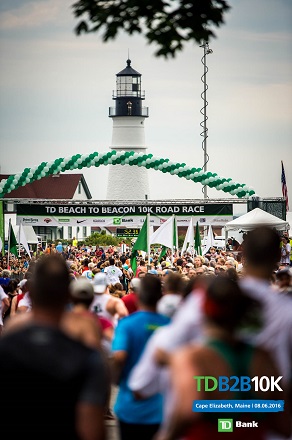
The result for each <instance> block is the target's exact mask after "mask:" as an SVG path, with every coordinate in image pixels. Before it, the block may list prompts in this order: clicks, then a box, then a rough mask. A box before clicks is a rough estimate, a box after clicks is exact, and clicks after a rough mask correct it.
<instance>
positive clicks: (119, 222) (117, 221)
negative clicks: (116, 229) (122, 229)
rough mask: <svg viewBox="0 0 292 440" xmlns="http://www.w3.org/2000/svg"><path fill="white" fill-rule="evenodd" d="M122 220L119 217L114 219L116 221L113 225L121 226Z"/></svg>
mask: <svg viewBox="0 0 292 440" xmlns="http://www.w3.org/2000/svg"><path fill="white" fill-rule="evenodd" d="M121 222H122V221H121V219H120V218H119V217H114V221H113V224H114V225H120V224H121Z"/></svg>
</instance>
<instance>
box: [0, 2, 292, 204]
mask: <svg viewBox="0 0 292 440" xmlns="http://www.w3.org/2000/svg"><path fill="white" fill-rule="evenodd" d="M72 3H73V0H71V1H69V0H62V1H59V0H1V3H0V63H1V64H0V153H1V154H0V167H1V168H0V171H1V173H7V174H11V173H17V172H21V171H22V170H23V169H24V168H25V167H30V166H34V165H38V164H40V163H41V162H43V161H51V160H54V159H56V158H59V157H68V156H71V155H73V154H77V153H80V154H87V153H91V152H94V151H99V152H105V151H108V150H109V147H110V144H111V135H112V120H111V119H110V118H109V117H108V107H110V106H112V105H113V101H112V91H113V90H114V89H115V81H116V77H115V75H116V73H118V72H119V71H120V70H122V69H123V68H124V67H125V66H126V59H127V57H128V50H129V52H130V58H131V60H132V67H133V68H134V69H136V70H138V71H139V72H140V73H141V74H142V89H143V90H145V91H146V100H145V105H147V106H148V107H149V112H150V117H149V118H148V119H147V120H146V122H145V135H146V143H147V146H148V152H149V153H152V154H153V155H154V156H157V157H163V158H169V159H170V160H172V161H175V162H184V163H186V164H187V165H190V166H194V167H202V166H203V151H202V145H201V144H202V137H201V136H200V133H201V131H202V130H201V127H200V122H201V121H202V115H201V113H200V109H201V108H202V106H203V101H202V99H201V96H200V95H201V92H202V91H203V84H202V82H201V75H202V74H203V65H202V63H201V58H202V56H203V49H202V48H200V47H199V46H198V45H195V44H192V43H189V44H187V45H186V47H185V49H184V50H183V51H182V52H181V53H179V54H178V55H177V56H176V57H175V58H174V59H168V60H165V59H163V58H157V57H155V56H154V51H155V49H156V47H155V46H154V45H147V43H146V40H145V39H144V38H143V37H142V36H139V35H134V36H128V35H126V34H123V33H120V34H119V35H118V38H117V39H116V40H114V41H112V42H109V43H103V42H102V39H101V36H100V34H88V35H86V34H83V35H82V36H76V34H75V33H74V27H75V26H76V24H77V20H76V19H75V18H74V16H73V12H72V8H71V5H72ZM229 4H230V6H231V10H230V11H229V12H228V13H227V14H226V15H225V24H224V25H222V26H221V27H220V28H219V29H218V28H216V29H214V31H215V33H216V36H217V38H216V39H212V40H211V41H210V43H209V47H210V48H211V49H212V51H213V53H212V54H210V55H208V56H207V65H208V68H209V72H208V75H207V83H208V86H209V89H208V92H207V100H208V103H209V104H208V107H207V115H208V130H209V131H208V136H209V137H208V141H207V152H208V154H209V156H210V160H209V163H208V170H209V171H211V172H216V173H217V174H218V175H219V176H221V177H226V178H228V177H231V178H232V179H233V180H235V181H237V182H239V183H245V184H247V185H248V186H250V187H252V188H253V189H254V190H255V192H256V194H257V195H259V196H260V197H281V196H282V192H281V160H283V162H284V166H285V171H286V179H287V185H288V193H289V194H290V200H291V201H290V206H291V208H290V210H292V145H291V139H292V3H291V1H290V0H257V1H256V2H255V1H254V0H229ZM78 172H80V171H78ZM82 172H83V173H84V176H85V179H86V181H87V183H88V186H89V189H90V191H91V194H92V197H93V199H97V200H102V199H105V198H106V187H107V179H108V167H100V168H97V169H96V168H90V169H87V168H86V169H84V170H83V171H82ZM148 175H149V182H150V194H149V197H148V198H149V199H156V200H159V199H191V198H194V199H198V198H202V186H201V185H200V184H195V183H193V182H191V181H187V180H185V179H180V178H178V177H177V176H171V175H166V174H163V173H161V172H159V171H154V170H149V174H148ZM208 196H209V197H210V198H212V199H214V198H226V197H228V196H229V195H226V193H224V192H222V191H217V190H215V189H208ZM229 197H231V196H229Z"/></svg>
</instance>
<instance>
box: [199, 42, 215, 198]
mask: <svg viewBox="0 0 292 440" xmlns="http://www.w3.org/2000/svg"><path fill="white" fill-rule="evenodd" d="M200 47H203V48H204V55H203V57H202V59H201V61H202V64H203V66H204V73H203V75H202V76H201V81H202V83H203V84H204V90H203V92H202V93H201V98H202V99H203V102H204V106H203V107H202V108H201V110H200V113H201V114H202V115H203V118H204V119H203V121H202V122H201V123H200V126H201V127H202V128H203V131H202V133H200V134H201V136H203V141H202V150H203V151H204V165H203V167H202V168H203V169H204V172H206V171H207V163H208V162H209V155H208V153H207V137H208V128H207V119H208V116H207V105H208V101H207V90H208V84H207V72H208V70H209V69H208V67H207V64H206V56H207V55H208V54H210V53H213V51H212V49H210V48H209V44H208V43H207V42H206V41H205V42H204V43H203V44H202V45H201V46H200ZM202 191H203V194H204V199H207V198H208V195H207V186H206V185H204V187H203V190H202Z"/></svg>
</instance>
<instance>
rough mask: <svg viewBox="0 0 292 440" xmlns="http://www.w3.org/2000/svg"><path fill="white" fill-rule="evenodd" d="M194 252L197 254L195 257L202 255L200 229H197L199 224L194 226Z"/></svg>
mask: <svg viewBox="0 0 292 440" xmlns="http://www.w3.org/2000/svg"><path fill="white" fill-rule="evenodd" d="M195 250H196V252H197V255H202V247H201V237H200V229H199V223H198V222H197V224H196V234H195Z"/></svg>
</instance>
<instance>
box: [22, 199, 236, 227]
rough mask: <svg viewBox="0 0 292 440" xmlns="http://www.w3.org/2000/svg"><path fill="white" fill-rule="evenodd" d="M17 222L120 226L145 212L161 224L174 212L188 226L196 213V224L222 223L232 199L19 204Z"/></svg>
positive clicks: (135, 222)
mask: <svg viewBox="0 0 292 440" xmlns="http://www.w3.org/2000/svg"><path fill="white" fill-rule="evenodd" d="M16 206H17V224H20V223H21V222H22V223H23V225H32V226H59V227H60V226H100V227H102V226H105V227H107V226H108V227H112V226H117V227H119V226H122V227H129V228H133V227H134V228H135V227H142V226H143V223H144V220H145V215H146V214H148V213H149V214H150V224H151V225H152V226H161V225H162V223H164V222H165V221H166V220H167V219H168V218H169V217H170V216H171V215H173V214H175V216H176V219H177V226H188V223H189V221H190V218H191V217H192V216H193V217H195V221H198V222H199V225H208V224H213V225H216V224H217V225H218V226H224V225H225V223H227V222H228V221H230V220H232V219H233V206H232V203H230V204H228V203H224V204H221V203H209V204H203V203H201V204H195V203H186V202H173V203H165V202H161V203H151V202H150V203H146V202H145V203H144V204H135V203H133V202H129V203H128V204H127V203H123V204H119V202H117V204H116V205H110V204H107V203H106V202H105V203H100V204H96V205H89V204H82V203H80V204H78V203H76V204H75V203H74V204H73V203H72V204H71V203H68V204H67V205H64V204H62V205H61V204H60V205H59V204H54V205H53V204H18V205H16Z"/></svg>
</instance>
